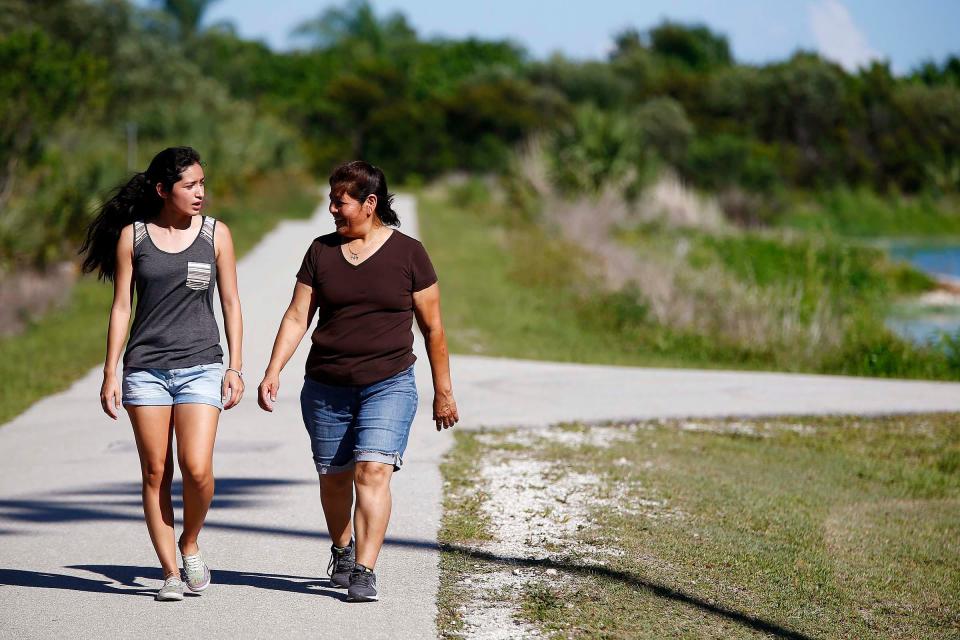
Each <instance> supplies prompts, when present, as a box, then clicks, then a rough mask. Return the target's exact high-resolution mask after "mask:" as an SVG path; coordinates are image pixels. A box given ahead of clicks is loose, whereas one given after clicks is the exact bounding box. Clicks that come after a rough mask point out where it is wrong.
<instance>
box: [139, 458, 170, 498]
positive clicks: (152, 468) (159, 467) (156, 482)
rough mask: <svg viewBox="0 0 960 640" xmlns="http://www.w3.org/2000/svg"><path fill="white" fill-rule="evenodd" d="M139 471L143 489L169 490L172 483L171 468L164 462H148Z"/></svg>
mask: <svg viewBox="0 0 960 640" xmlns="http://www.w3.org/2000/svg"><path fill="white" fill-rule="evenodd" d="M140 470H141V473H142V476H143V486H144V488H145V489H151V490H153V491H157V490H159V489H169V488H170V485H171V483H172V482H173V468H172V467H171V464H170V463H169V462H168V461H166V460H148V461H147V462H146V463H144V464H143V466H142V467H141V469H140Z"/></svg>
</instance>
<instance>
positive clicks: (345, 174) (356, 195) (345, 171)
mask: <svg viewBox="0 0 960 640" xmlns="http://www.w3.org/2000/svg"><path fill="white" fill-rule="evenodd" d="M330 189H331V190H332V191H333V193H334V194H336V193H338V192H339V193H343V192H346V193H349V194H350V197H351V198H353V199H354V200H358V201H359V202H361V203H362V202H363V201H364V200H366V199H367V197H368V196H371V195H375V196H377V217H378V218H380V222H382V223H383V224H385V225H387V226H390V227H399V226H400V218H399V217H398V216H397V212H396V211H394V210H393V194H392V193H388V192H387V178H386V176H384V175H383V171H381V170H380V168H379V167H375V166H373V165H372V164H370V163H369V162H364V161H363V160H354V161H353V162H346V163H344V164H342V165H340V166H339V167H337V168H336V169H334V170H333V173H332V174H330Z"/></svg>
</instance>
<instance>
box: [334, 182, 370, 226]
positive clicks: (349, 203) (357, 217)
mask: <svg viewBox="0 0 960 640" xmlns="http://www.w3.org/2000/svg"><path fill="white" fill-rule="evenodd" d="M330 214H331V215H332V216H333V221H334V223H335V224H336V225H337V233H339V234H341V235H345V236H350V237H354V236H357V235H363V234H365V233H367V232H369V230H370V227H371V226H372V225H373V219H374V216H375V215H376V196H369V197H367V199H366V200H365V201H364V202H360V201H359V200H356V199H355V198H353V196H351V195H350V194H349V193H347V192H346V191H345V190H344V191H341V192H339V193H338V192H335V191H331V192H330Z"/></svg>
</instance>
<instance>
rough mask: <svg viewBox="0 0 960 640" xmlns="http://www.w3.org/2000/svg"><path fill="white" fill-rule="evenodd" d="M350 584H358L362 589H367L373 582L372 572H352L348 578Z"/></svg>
mask: <svg viewBox="0 0 960 640" xmlns="http://www.w3.org/2000/svg"><path fill="white" fill-rule="evenodd" d="M350 582H351V583H353V584H360V585H361V586H364V587H369V586H371V583H372V582H373V571H354V572H353V575H352V576H351V577H350ZM351 586H353V585H351Z"/></svg>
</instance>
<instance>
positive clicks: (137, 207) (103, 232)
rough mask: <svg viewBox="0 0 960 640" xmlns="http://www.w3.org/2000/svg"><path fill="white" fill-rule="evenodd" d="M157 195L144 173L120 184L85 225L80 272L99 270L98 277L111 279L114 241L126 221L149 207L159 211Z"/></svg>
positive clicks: (114, 263) (118, 237)
mask: <svg viewBox="0 0 960 640" xmlns="http://www.w3.org/2000/svg"><path fill="white" fill-rule="evenodd" d="M159 200H160V197H159V196H158V195H157V192H156V190H155V189H154V188H153V187H152V185H151V184H150V182H149V181H148V180H147V174H146V173H137V174H135V175H134V176H133V177H132V178H130V181H129V182H127V184H125V185H123V186H121V187H119V188H118V189H117V190H116V191H115V192H114V193H113V196H111V197H110V199H109V200H107V201H106V202H104V203H103V206H101V207H100V211H99V212H98V213H97V217H96V218H94V220H93V222H91V223H90V226H89V227H87V237H86V239H85V240H84V241H83V246H81V247H80V253H86V256H85V257H84V260H83V272H84V273H91V272H93V271H96V270H99V273H98V274H97V277H98V278H99V279H101V280H113V276H114V274H115V273H116V271H117V242H118V241H119V240H120V232H121V231H123V228H124V227H125V226H127V225H128V224H132V223H133V222H134V221H135V220H138V219H143V218H144V217H152V216H150V215H146V216H145V215H144V214H146V213H147V212H148V210H153V213H156V211H159V209H160V207H159V204H160V203H159V202H158V201H159Z"/></svg>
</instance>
